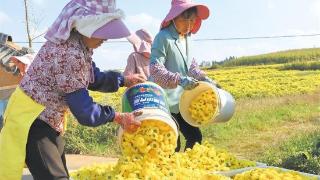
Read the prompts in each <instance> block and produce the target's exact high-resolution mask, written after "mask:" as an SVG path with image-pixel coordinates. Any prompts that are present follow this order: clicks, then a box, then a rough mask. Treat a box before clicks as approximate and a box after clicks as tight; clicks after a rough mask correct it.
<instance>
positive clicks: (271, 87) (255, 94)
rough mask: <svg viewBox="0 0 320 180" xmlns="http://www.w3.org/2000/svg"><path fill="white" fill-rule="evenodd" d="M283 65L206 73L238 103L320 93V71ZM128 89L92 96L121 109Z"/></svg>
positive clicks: (98, 100) (227, 69) (226, 69)
mask: <svg viewBox="0 0 320 180" xmlns="http://www.w3.org/2000/svg"><path fill="white" fill-rule="evenodd" d="M281 66H282V65H265V66H240V67H232V68H222V69H216V70H206V73H207V75H208V76H209V77H210V78H213V79H214V80H216V81H217V82H218V83H219V84H220V85H221V86H222V88H223V89H225V90H227V91H229V92H230V93H231V94H232V95H233V96H234V97H235V98H236V99H241V98H259V97H270V96H284V95H292V94H306V93H310V92H314V91H316V90H319V89H320V71H319V70H318V71H297V70H280V69H281ZM124 91H125V89H124V88H121V89H120V90H119V91H118V92H117V93H112V94H104V93H97V92H91V95H92V96H93V97H94V99H95V100H96V101H97V102H103V103H105V102H108V103H109V104H110V103H111V104H112V105H114V106H115V107H116V108H119V107H120V102H121V99H120V98H121V97H122V94H123V93H124Z"/></svg>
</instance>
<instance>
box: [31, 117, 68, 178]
mask: <svg viewBox="0 0 320 180" xmlns="http://www.w3.org/2000/svg"><path fill="white" fill-rule="evenodd" d="M64 145H65V142H64V139H63V137H62V135H61V134H60V133H58V132H57V131H55V130H54V129H52V128H51V127H50V126H49V125H48V124H47V123H45V122H44V121H42V120H39V119H36V120H35V121H34V122H33V124H32V125H31V128H30V130H29V135H28V141H27V146H26V164H27V166H28V168H29V170H30V172H31V174H32V176H33V178H34V180H67V179H69V173H68V169H67V165H66V158H65V154H64Z"/></svg>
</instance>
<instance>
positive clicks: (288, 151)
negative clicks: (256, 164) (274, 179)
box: [261, 131, 320, 174]
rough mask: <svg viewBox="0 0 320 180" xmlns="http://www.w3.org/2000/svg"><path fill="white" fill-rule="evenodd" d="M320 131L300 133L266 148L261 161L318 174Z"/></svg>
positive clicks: (319, 172) (319, 170)
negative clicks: (276, 145)
mask: <svg viewBox="0 0 320 180" xmlns="http://www.w3.org/2000/svg"><path fill="white" fill-rule="evenodd" d="M319 143H320V131H316V132H314V133H311V134H307V135H300V136H298V137H294V138H292V139H290V140H288V141H287V142H286V143H284V144H283V145H281V146H280V147H276V148H271V149H270V150H268V151H267V152H266V153H265V154H264V156H263V158H262V159H261V161H263V162H266V163H268V164H269V165H273V166H279V167H283V168H287V169H292V170H296V171H301V172H306V173H311V174H320V145H319Z"/></svg>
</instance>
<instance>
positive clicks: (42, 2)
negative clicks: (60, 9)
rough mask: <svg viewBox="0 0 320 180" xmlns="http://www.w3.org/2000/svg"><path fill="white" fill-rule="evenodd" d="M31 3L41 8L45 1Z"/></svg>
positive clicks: (37, 0)
mask: <svg viewBox="0 0 320 180" xmlns="http://www.w3.org/2000/svg"><path fill="white" fill-rule="evenodd" d="M32 3H33V4H35V5H37V6H41V7H42V6H43V5H44V4H45V0H32Z"/></svg>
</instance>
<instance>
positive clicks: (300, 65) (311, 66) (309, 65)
mask: <svg viewBox="0 0 320 180" xmlns="http://www.w3.org/2000/svg"><path fill="white" fill-rule="evenodd" d="M280 70H299V71H306V70H320V61H315V62H296V63H290V64H284V65H283V66H282V67H280Z"/></svg>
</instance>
